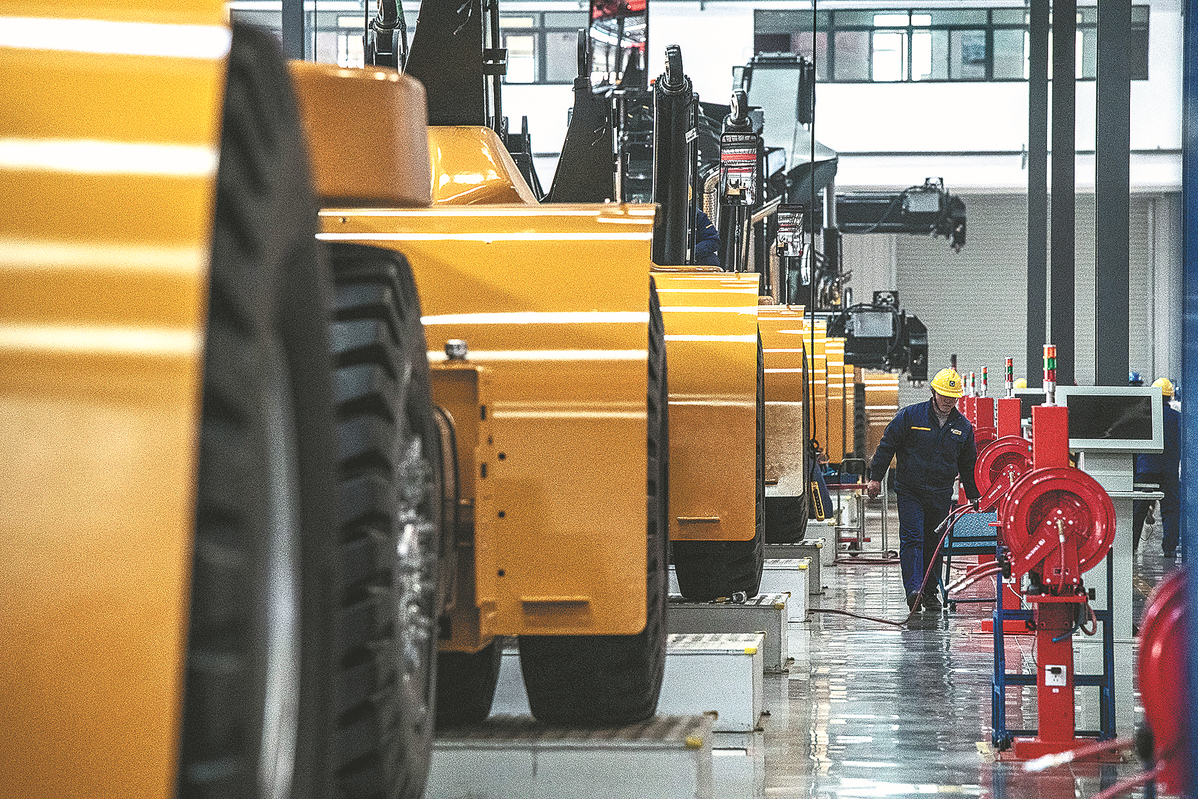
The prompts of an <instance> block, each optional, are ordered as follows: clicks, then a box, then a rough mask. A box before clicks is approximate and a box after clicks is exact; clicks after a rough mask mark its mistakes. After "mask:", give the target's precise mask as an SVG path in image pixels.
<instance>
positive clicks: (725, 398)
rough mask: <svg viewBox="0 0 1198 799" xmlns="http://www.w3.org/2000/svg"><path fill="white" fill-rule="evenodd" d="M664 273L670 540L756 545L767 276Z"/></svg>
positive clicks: (660, 284)
mask: <svg viewBox="0 0 1198 799" xmlns="http://www.w3.org/2000/svg"><path fill="white" fill-rule="evenodd" d="M654 277H655V279H656V280H657V289H658V295H659V296H660V298H661V306H662V317H663V319H664V321H665V329H666V355H667V360H668V363H669V370H670V538H671V540H688V541H689V540H724V541H747V540H749V539H751V538H752V537H753V536H754V534H755V532H756V523H757V519H756V509H757V499H756V497H757V482H756V474H757V465H756V464H757V432H756V430H757V295H758V285H759V283H758V281H759V280H760V275H757V274H755V273H746V274H740V275H736V274H732V273H728V272H719V271H715V272H710V271H706V270H704V271H699V270H679V269H673V270H655V275H654Z"/></svg>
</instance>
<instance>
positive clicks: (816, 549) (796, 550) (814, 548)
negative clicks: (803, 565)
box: [765, 538, 836, 594]
mask: <svg viewBox="0 0 1198 799" xmlns="http://www.w3.org/2000/svg"><path fill="white" fill-rule="evenodd" d="M792 558H807V559H808V560H809V561H810V562H811V564H810V568H811V593H813V594H819V593H822V592H823V589H824V567H825V566H831V565H832V562H833V561H834V560H835V558H836V548H835V547H832V546H827V545H825V543H824V539H822V538H804V539H803V540H802V541H795V542H794V543H793V544H766V545H765V559H766V562H767V563H768V562H769V561H771V560H790V559H792Z"/></svg>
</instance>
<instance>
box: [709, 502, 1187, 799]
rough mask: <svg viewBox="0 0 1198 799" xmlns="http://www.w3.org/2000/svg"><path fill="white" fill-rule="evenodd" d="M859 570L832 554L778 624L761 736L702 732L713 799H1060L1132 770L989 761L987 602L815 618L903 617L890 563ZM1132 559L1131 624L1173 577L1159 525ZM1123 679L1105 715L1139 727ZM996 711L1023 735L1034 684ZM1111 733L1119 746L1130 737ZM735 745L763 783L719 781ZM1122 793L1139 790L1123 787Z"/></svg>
mask: <svg viewBox="0 0 1198 799" xmlns="http://www.w3.org/2000/svg"><path fill="white" fill-rule="evenodd" d="M890 514H891V515H890V524H889V525H888V527H889V530H890V531H891V538H890V542H891V546H892V547H894V546H896V545H897V541H895V534H894V531H895V530H897V527H898V525H897V518H896V517H895V516H894V510H893V505H892V506H891V511H890ZM879 516H880V514H879V515H878V516H875V517H874V518H873V519H870V518H869V517H868V515H867V525H868V529H869V530H870V531H871V537H872V538H873V541H874V543H873V544H872V545H869V544H867V545H866V549H867V552H868V549H869V548H870V547H871V546H872V547H873V548H876V549H877V550H878V552H877V553H876V554H874V555H873V559H881V558H880V557H879V556H880V555H881V547H880V540H879V538H878V535H877V533H878V527H880V524H879V522H880V518H879ZM809 534H811V535H822V533H820V532H818V531H815V532H813V533H809ZM968 560H970V561H971V562H972V560H973V559H972V558H970V559H968ZM865 561H866V557H865V556H864V555H863V556H862V557H859V558H852V557H848V556H846V555H841V556H839V557H838V559H837V564H836V565H834V566H825V567H824V569H823V579H822V582H823V584H824V586H825V590H824V592H823V594H822V595H819V596H813V597H811V603H810V606H811V608H812V610H813V612H812V613H811V614H810V615H809V617H808V621H807V622H804V623H794V622H792V623H791V625H790V628H789V631H788V632H789V636H790V649H791V655H792V656H793V658H794V663H793V664H792V665H791V667H790V671H789V673H787V674H782V675H767V677H766V683H765V689H766V697H765V701H766V705H767V707H768V711H769V716H768V717H767V718H766V719H765V721H764V723H763V725H762V729H763V731H762V732H760V733H757V734H755V735H753V736H745V737H744V738H742V739H740V740H739V741H738V740H736V739H735V737H733V736H730V737H728V739H727V740H724V737H723V736H718V735H717V736H716V738H717V739H719V740H717V742H716V747H723V746H728V747H732V748H731V749H729V750H728V751H727V752H723V753H721V752H720V751H719V749H717V750H716V752H715V756H716V759H717V760H716V771H715V773H716V784H715V788H716V791H715V795H716V796H717V797H720V796H730V795H738V796H740V795H743V796H771V797H772V796H805V797H807V796H809V797H902V796H914V795H925V794H934V793H949V794H961V795H965V796H991V797H997V798H998V799H1001V798H1002V797H1040V798H1044V797H1059V799H1073V797H1092V796H1094V795H1095V794H1097V793H1098V792H1099V791H1101V790H1102V789H1104V788H1107V787H1109V786H1111V785H1113V784H1115V783H1116V782H1119V781H1120V780H1122V779H1124V778H1126V777H1128V776H1131V775H1134V774H1135V773H1137V772H1138V771H1139V765H1138V763H1135V762H1129V763H1119V764H1111V765H1097V764H1087V765H1082V764H1073V765H1071V766H1066V767H1061V768H1057V769H1054V770H1050V771H1047V772H1044V773H1041V774H1031V773H1024V772H1023V770H1022V766H1021V764H1012V763H1010V762H996V760H995V759H994V757H993V753H992V749H991V747H990V728H991V711H990V698H991V675H992V672H993V662H994V661H993V648H994V645H993V636H992V633H990V632H987V631H984V630H983V623H984V622H985V621H986V620H987V619H989V618H990V614H991V611H992V608H993V604H961V605H958V606H957V609H956V610H955V611H952V612H944V613H930V612H924V613H921V614H919V615H918V616H917V617H916V618H915V619H914V620H913V621H912V622H911V623H910V624H909V625H908V627H907V628H899V627H894V626H889V625H884V624H880V623H877V622H872V621H867V620H864V619H858V618H853V617H849V616H844V615H834V614H828V613H821V612H819V609H821V608H823V609H833V610H840V611H850V612H852V613H858V614H861V615H865V616H872V617H879V618H883V619H890V620H895V621H902V620H903V619H905V618H906V617H907V615H908V611H907V606H906V603H905V601H904V592H903V589H902V580H901V574H900V571H899V566H898V565H897V563H889V564H881V563H866V562H865ZM1134 563H1135V565H1134V573H1135V577H1134V581H1135V586H1134V590H1133V597H1134V604H1135V610H1134V612H1135V616H1134V618H1135V619H1136V620H1137V621H1138V619H1139V618H1140V615H1141V612H1142V608H1143V604H1144V599H1145V596H1146V595H1147V593H1148V591H1149V590H1150V589H1151V587H1152V586H1153V585H1155V583H1156V582H1157V581H1159V579H1160V578H1161V576H1162V574H1163V573H1164V572H1165V570H1167V569H1169V568H1174V564H1173V562H1172V561H1169V562H1166V561H1165V559H1164V556H1163V555H1162V554H1161V550H1160V528H1159V522H1158V526H1157V527H1156V528H1155V529H1150V530H1146V532H1145V540H1144V541H1143V542H1142V543H1141V547H1140V552H1139V553H1138V554H1137V555H1136V556H1135V561H1134ZM983 588H985V589H988V591H982V590H981V589H983ZM978 589H979V591H978V593H979V595H980V594H982V593H986V592H988V593H990V594H991V595H993V588H992V584H987V583H982V584H979V586H978ZM1006 650H1007V662H1008V671H1012V670H1014V669H1015V668H1016V664H1019V663H1020V662H1021V661H1022V662H1023V663H1024V664H1025V667H1024V668H1025V669H1026V668H1027V666H1029V665H1032V666H1034V653H1033V651H1032V638H1031V637H1030V636H1008V637H1007V647H1006ZM1132 656H1133V657H1134V650H1133V655H1132ZM1078 670H1079V672H1081V671H1082V667H1081V664H1080V663H1079V666H1078ZM1033 673H1034V672H1033ZM1130 683H1131V681H1130V680H1123V681H1117V684H1116V709H1117V712H1118V713H1119V715H1120V716H1121V717H1123V718H1127V717H1130V716H1131V715H1132V714H1133V713H1134V716H1135V718H1136V719H1139V718H1140V710H1139V708H1138V706H1137V696H1136V694H1135V693H1134V691H1133V688H1132V685H1131V684H1130ZM1081 694H1083V696H1082V698H1081V699H1080V700H1079V706H1078V708H1077V720H1078V725H1077V728H1078V729H1091V728H1097V726H1098V725H1097V721H1096V719H1097V703H1098V698H1097V689H1083V690H1082V692H1081ZM1087 700H1088V701H1087ZM1129 703H1130V704H1129ZM1007 707H1008V711H1007V712H1008V722H1007V723H1008V726H1009V727H1011V728H1034V727H1035V726H1036V717H1035V689H1034V687H1032V688H1027V689H1018V688H1016V689H1010V690H1009V691H1008V702H1007ZM1090 725H1093V726H1092V727H1091V726H1090ZM1127 726H1130V725H1127ZM1117 732H1118V735H1119V736H1120V737H1122V736H1126V735H1130V734H1131V732H1132V730H1130V729H1124V728H1120V729H1118V730H1117ZM738 746H744V747H745V748H746V749H749V750H750V751H751V750H752V749H753V748H754V747H761V748H762V749H763V750H764V758H763V760H764V768H763V772H764V781H763V782H764V784H761V782H760V781H759V782H758V784H757V785H754V786H753V787H752V788H751V789H748V786H746V785H743V784H734V783H732V782H728V783H725V784H724V785H723V786H721V784H720V776H719V775H720V768H719V766H720V763H719V758H720V757H721V756H727V755H728V754H729V753H730V752H731V751H735V748H736V747H738ZM741 751H744V750H741ZM746 789H748V790H746ZM1127 795H1129V796H1144V795H1145V794H1144V791H1143V790H1136V791H1133V792H1131V793H1130V794H1127Z"/></svg>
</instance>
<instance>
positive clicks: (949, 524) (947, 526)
mask: <svg viewBox="0 0 1198 799" xmlns="http://www.w3.org/2000/svg"><path fill="white" fill-rule="evenodd" d="M969 510H972V507H971V506H969V505H962V506H961V507H960V508H958V509H957V510H955V511H953V512H952V513H950V514H949V515H948V516H946V517H945V519H944V521H942V522H941V523H940V526H939V527H937V528H936V532H937V533H939V532H941V530H942V529H943V534H942V535H941V536H940V543H938V544H937V545H936V550H935V552H933V554H932V562H931V563H929V564H928V569H927V571H926V572H924V575H923V583H922V585H920V587H919V592H918V600H917V601H916V603H915V606H916V607H918V605H919V602H920V601H922V600H923V592H924V590H925V589H926V588H927V585H928V580H929V579H930V578H931V576H932V567H933V566H934V565H935V563H936V556H937V555H939V554H940V549H941V548H942V547H943V546H944V542H945V540H947V539H948V534H949V532H950V531H951V530H952V528H953V525H954V524H956V522H957V520H958V519H960V518H961V517H962V516H964V515H965V513H966V511H969ZM837 562H839V561H837ZM850 562H852V561H850ZM875 562H876V561H875ZM809 612H811V613H832V614H835V615H838V616H850V617H852V618H854V619H864V620H865V621H874V622H877V623H879V624H887V625H890V626H892V627H906V626H907V625H908V624H910V623H911V621H912V620H913V619H915V618H917V617H918V616H919V612H918V611H916V610H915V609H914V608H912V610H911V612H910V613H909V614H907V618H905V619H903V620H902V621H892V620H890V619H880V618H878V617H876V616H864V615H862V614H860V613H851V612H850V611H847V610H835V609H832V608H810V611H809Z"/></svg>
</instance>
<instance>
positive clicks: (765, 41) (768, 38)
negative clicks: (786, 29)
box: [753, 33, 791, 53]
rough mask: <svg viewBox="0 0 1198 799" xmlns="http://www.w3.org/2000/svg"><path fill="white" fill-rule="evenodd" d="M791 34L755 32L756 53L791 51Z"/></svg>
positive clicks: (754, 44) (754, 48) (754, 46)
mask: <svg viewBox="0 0 1198 799" xmlns="http://www.w3.org/2000/svg"><path fill="white" fill-rule="evenodd" d="M790 40H791V37H790V34H788V33H755V34H753V52H754V53H789V52H790Z"/></svg>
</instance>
